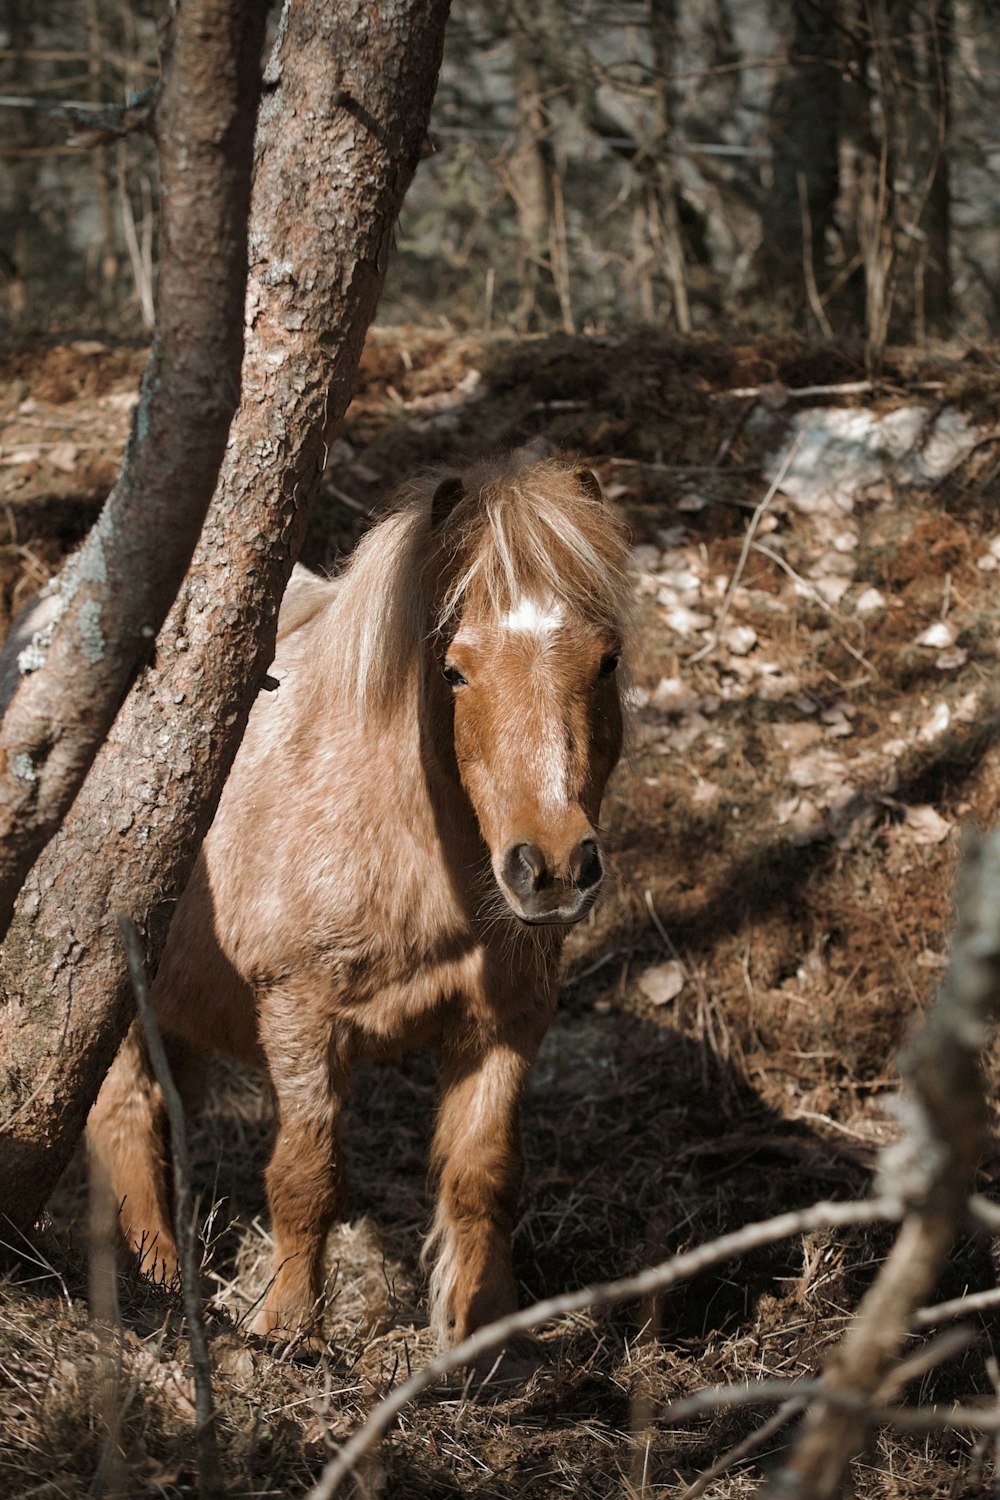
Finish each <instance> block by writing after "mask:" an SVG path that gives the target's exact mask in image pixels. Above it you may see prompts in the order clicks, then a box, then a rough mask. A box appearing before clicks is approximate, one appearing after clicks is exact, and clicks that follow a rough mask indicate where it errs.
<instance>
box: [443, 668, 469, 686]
mask: <svg viewBox="0 0 1000 1500" xmlns="http://www.w3.org/2000/svg"><path fill="white" fill-rule="evenodd" d="M442 670H443V672H444V680H445V682H448V683H450V684H451V686H452V687H465V685H466V683H467V682H468V680H469V679H468V678H467V677H463V676H462V674H461V672H460V671H459V670H458V668H457V667H453V666H452V665H451V663H450V662H446V663H445V665H444V667H443V668H442Z"/></svg>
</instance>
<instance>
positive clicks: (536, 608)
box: [501, 599, 565, 635]
mask: <svg viewBox="0 0 1000 1500" xmlns="http://www.w3.org/2000/svg"><path fill="white" fill-rule="evenodd" d="M564 618H565V616H564V614H563V607H562V605H561V604H559V603H557V602H556V600H554V599H550V600H549V601H548V603H546V604H539V603H538V601H537V600H536V599H519V600H518V602H517V603H516V604H515V606H514V608H513V609H512V610H510V611H509V612H508V613H507V614H505V615H504V617H503V620H502V622H501V623H502V624H503V627H504V629H505V630H523V631H526V632H528V633H529V634H531V635H551V633H552V632H553V631H554V630H558V629H559V626H560V625H561V624H562V623H563V620H564Z"/></svg>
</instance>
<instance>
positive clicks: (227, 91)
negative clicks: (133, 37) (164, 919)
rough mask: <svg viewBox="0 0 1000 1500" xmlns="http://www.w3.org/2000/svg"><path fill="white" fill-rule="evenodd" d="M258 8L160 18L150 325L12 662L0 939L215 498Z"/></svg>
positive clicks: (236, 294) (236, 340)
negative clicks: (109, 460)
mask: <svg viewBox="0 0 1000 1500" xmlns="http://www.w3.org/2000/svg"><path fill="white" fill-rule="evenodd" d="M266 9H267V8H266V5H265V4H263V3H262V0H184V3H183V4H182V5H181V6H180V9H179V10H178V13H177V23H176V30H175V34H174V40H173V51H172V56H171V59H170V63H169V67H168V72H167V81H166V84H165V87H164V90H163V94H162V97H161V100H160V105H159V108H158V110H157V120H156V128H157V136H158V140H159V145H160V181H161V202H162V214H161V223H162V234H161V241H162V251H161V256H160V291H159V303H160V306H159V319H158V327H157V330H156V336H155V339H154V341H153V350H152V353H151V355H150V358H149V363H148V364H147V366H146V371H145V374H144V375H143V381H142V399H141V401H140V403H139V406H138V407H137V409H136V415H135V419H134V421H133V425H132V432H131V435H130V438H129V443H128V449H127V451H126V454H125V458H124V459H123V461H122V466H121V471H120V473H119V475H118V479H117V480H116V482H115V486H114V488H113V490H112V491H111V494H110V495H109V496H108V499H107V502H106V504H105V506H104V509H103V511H102V512H101V517H100V520H99V521H98V523H97V525H96V526H95V527H94V528H93V530H92V531H91V532H90V535H89V536H88V537H87V539H86V541H85V542H84V544H83V546H82V547H81V548H80V550H79V552H77V553H76V554H75V556H74V557H72V558H71V559H70V561H69V563H68V565H67V566H66V567H65V568H64V569H63V571H62V573H61V574H60V575H59V578H58V580H57V581H56V583H55V584H54V585H53V604H54V606H55V611H56V618H55V622H54V627H50V629H49V631H48V632H46V633H45V634H44V635H41V634H40V635H38V636H36V638H35V640H34V642H33V643H32V646H31V647H30V650H29V651H27V652H24V653H22V660H24V659H25V658H27V659H28V662H27V664H28V665H30V668H31V670H30V672H29V674H28V675H27V676H25V677H23V678H22V680H21V685H20V687H19V688H18V690H17V692H16V693H15V695H14V699H13V702H12V703H11V705H10V707H9V708H8V709H7V712H6V714H5V715H4V718H3V722H2V724H0V938H2V936H3V933H4V931H5V930H6V927H7V923H8V921H9V920H10V915H11V911H12V909H13V904H14V898H15V897H16V895H17V892H18V890H19V888H20V886H21V883H22V881H23V880H24V878H25V876H26V875H27V873H28V871H29V870H30V869H31V866H32V865H33V864H34V862H35V859H36V858H37V856H38V855H39V854H40V852H41V851H42V849H43V848H44V847H45V845H46V844H47V843H48V841H49V839H50V838H51V837H52V835H53V834H54V833H55V832H56V830H57V829H58V827H59V825H60V823H61V822H62V820H63V818H64V817H65V815H66V813H67V812H68V810H69V807H70V804H71V803H72V801H73V798H74V797H75V796H76V793H77V792H78V791H79V789H80V786H81V784H82V782H83V779H84V777H85V776H86V774H87V771H88V770H89V769H90V766H91V765H92V764H93V760H94V757H95V755H96V754H97V752H98V750H99V749H100V747H101V744H102V742H103V740H104V737H105V735H106V734H107V732H108V730H109V729H110V727H111V724H112V722H113V720H114V717H115V714H116V713H117V712H118V709H119V706H120V704H121V701H122V698H123V697H124V696H125V693H126V691H127V690H128V687H129V684H130V682H131V681H132V679H133V677H134V676H135V674H136V672H137V670H138V668H139V666H140V664H141V663H142V662H143V661H144V660H145V659H146V657H147V656H148V654H149V648H150V645H151V642H152V638H153V636H155V634H156V632H157V630H159V628H160V626H161V625H162V623H163V620H164V618H165V616H166V613H167V610H168V609H169V608H170V606H171V604H172V603H173V601H174V596H175V595H176V593H177V590H178V588H179V586H180V582H181V579H182V578H183V577H184V572H185V570H186V568H187V566H188V563H189V562H190V561H191V554H192V552H193V551H194V547H195V543H196V542H197V540H198V533H199V531H200V530H201V524H202V521H203V520H204V518H205V511H206V509H207V507H208V503H209V501H210V500H211V498H212V491H213V489H214V488H215V481H216V477H217V475H218V472H219V465H220V464H221V462H222V455H223V453H224V451H225V446H226V434H227V433H228V431H229V424H230V421H231V420H232V416H233V412H234V411H235V410H236V401H237V397H238V394H239V370H240V360H241V357H242V353H243V327H242V319H241V316H240V314H241V312H242V308H243V295H244V284H245V283H244V278H245V275H246V228H247V210H248V205H249V198H250V167H251V161H252V152H253V137H254V116H255V113H256V106H257V93H258V84H259V78H260V49H261V44H262V42H263V38H264V19H265V15H266ZM53 630H54V633H53ZM48 635H51V644H48V643H47V641H46V636H48Z"/></svg>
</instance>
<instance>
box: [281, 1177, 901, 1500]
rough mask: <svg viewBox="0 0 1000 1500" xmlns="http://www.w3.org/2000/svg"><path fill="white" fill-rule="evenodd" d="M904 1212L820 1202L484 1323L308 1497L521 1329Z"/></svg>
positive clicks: (414, 1384) (359, 1436) (418, 1380)
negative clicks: (790, 1242)
mask: <svg viewBox="0 0 1000 1500" xmlns="http://www.w3.org/2000/svg"><path fill="white" fill-rule="evenodd" d="M902 1212H903V1205H902V1203H901V1202H900V1200H899V1199H898V1198H897V1197H896V1196H894V1195H891V1194H887V1195H886V1196H885V1197H882V1198H871V1199H868V1200H866V1201H865V1202H862V1203H816V1204H813V1205H812V1206H811V1207H809V1208H804V1209H800V1210H796V1211H795V1212H792V1213H785V1214H778V1215H777V1216H776V1217H775V1218H773V1219H763V1220H760V1221H758V1222H757V1223H754V1224H747V1225H745V1226H744V1228H742V1229H738V1230H735V1231H734V1232H733V1233H732V1234H727V1235H722V1236H721V1237H720V1238H719V1239H716V1240H712V1241H710V1242H709V1243H708V1244H706V1245H699V1246H697V1247H696V1248H695V1249H693V1250H688V1251H686V1252H685V1253H684V1254H683V1255H676V1256H673V1257H672V1258H671V1259H670V1260H668V1261H665V1262H664V1263H663V1264H662V1265H659V1266H653V1267H651V1268H650V1269H649V1270H646V1271H640V1272H639V1273H638V1274H637V1275H635V1276H627V1277H624V1278H623V1279H622V1280H620V1281H608V1282H603V1283H601V1284H599V1285H597V1286H591V1287H584V1288H583V1289H582V1290H581V1291H578V1292H564V1293H563V1294H562V1295H561V1296H558V1297H549V1298H547V1299H546V1300H545V1301H544V1302H538V1303H536V1304H535V1305H534V1306H533V1307H526V1308H524V1309H522V1310H521V1311H520V1312H516V1313H512V1314H511V1315H510V1316H509V1317H506V1318H501V1319H499V1320H498V1321H497V1322H496V1323H490V1324H488V1325H487V1326H486V1327H484V1328H480V1329H478V1330H477V1332H476V1333H474V1334H472V1336H471V1337H470V1338H467V1339H465V1340H464V1342H463V1343H461V1344H458V1345H456V1347H455V1348H454V1349H448V1350H446V1351H445V1353H443V1354H440V1355H439V1356H438V1357H437V1359H435V1360H432V1362H431V1363H430V1364H429V1365H427V1366H425V1368H424V1369H422V1370H419V1371H418V1372H417V1373H416V1374H415V1375H412V1376H411V1377H410V1379H409V1380H406V1381H404V1382H403V1384H402V1385H401V1386H399V1387H398V1388H397V1389H396V1390H395V1391H393V1392H392V1393H391V1394H390V1395H389V1396H387V1397H386V1398H385V1400H383V1401H381V1402H380V1403H379V1405H378V1406H377V1407H376V1408H375V1410H374V1411H373V1412H372V1414H371V1416H370V1417H369V1418H368V1421H367V1422H366V1423H365V1425H364V1427H362V1428H360V1429H359V1431H358V1432H356V1433H355V1434H354V1436H353V1437H351V1438H350V1439H349V1440H348V1441H347V1442H346V1443H345V1444H344V1446H343V1448H341V1450H340V1452H339V1453H338V1454H337V1456H336V1457H335V1458H334V1459H332V1460H331V1461H330V1463H329V1464H327V1466H326V1468H325V1469H324V1470H323V1473H322V1474H321V1475H320V1477H319V1480H318V1482H317V1483H316V1484H315V1485H314V1486H313V1488H312V1489H311V1490H310V1491H309V1492H308V1495H307V1496H306V1500H329V1497H330V1496H332V1495H334V1494H336V1492H337V1490H338V1489H339V1488H340V1485H341V1484H342V1482H343V1481H344V1479H346V1477H347V1475H348V1474H349V1473H350V1472H351V1470H352V1469H353V1468H354V1466H355V1464H357V1462H358V1460H359V1459H360V1458H361V1457H362V1455H363V1454H365V1453H367V1451H368V1450H369V1449H370V1448H371V1447H372V1446H373V1445H374V1444H375V1443H376V1442H378V1440H379V1439H380V1438H381V1437H382V1436H383V1434H384V1433H385V1432H386V1431H387V1430H388V1429H389V1427H391V1425H392V1423H393V1422H394V1421H395V1419H396V1417H397V1416H398V1415H399V1413H400V1412H401V1411H402V1410H403V1409H404V1407H406V1406H408V1405H409V1403H410V1402H411V1401H413V1400H414V1399H415V1397H417V1396H419V1395H420V1393H421V1391H424V1390H426V1389H427V1387H428V1386H429V1385H433V1384H434V1382H435V1381H436V1380H440V1379H441V1378H442V1377H443V1376H445V1375H448V1374H450V1373H451V1371H452V1370H456V1369H458V1368H459V1367H460V1366H462V1365H473V1364H475V1363H476V1361H477V1360H479V1359H480V1357H481V1356H482V1355H483V1354H485V1353H486V1352H487V1351H488V1350H491V1349H496V1348H499V1347H500V1346H501V1345H503V1344H506V1343H508V1342H509V1340H510V1339H511V1338H513V1337H514V1335H515V1334H519V1333H528V1332H529V1331H531V1330H532V1329H535V1328H540V1327H541V1326H542V1325H543V1324H545V1323H551V1322H552V1321H553V1320H554V1319H555V1318H559V1317H564V1316H566V1315H567V1314H569V1313H579V1312H584V1311H585V1310H587V1309H589V1308H595V1307H608V1306H611V1305H612V1304H613V1303H616V1302H628V1301H631V1300H633V1299H634V1298H642V1297H648V1296H650V1295H651V1294H652V1293H654V1292H662V1291H664V1290H665V1289H666V1288H667V1287H670V1286H674V1285H676V1284H677V1283H678V1282H680V1281H686V1280H688V1279H689V1278H690V1277H692V1276H697V1275H698V1274H699V1273H700V1272H701V1271H704V1270H707V1269H708V1268H709V1267H710V1266H715V1265H719V1264H720V1263H721V1262H724V1261H727V1260H733V1259H735V1258H736V1257H737V1256H741V1255H745V1254H747V1252H748V1251H750V1250H756V1249H759V1248H760V1247H761V1246H763V1245H771V1244H773V1243H774V1242H775V1241H776V1240H782V1239H788V1238H790V1237H791V1236H793V1235H798V1234H809V1233H812V1232H813V1231H815V1230H817V1229H836V1228H842V1227H844V1226H847V1225H856V1224H874V1223H885V1222H886V1221H888V1222H895V1221H896V1220H897V1219H899V1218H900V1217H901V1215H902Z"/></svg>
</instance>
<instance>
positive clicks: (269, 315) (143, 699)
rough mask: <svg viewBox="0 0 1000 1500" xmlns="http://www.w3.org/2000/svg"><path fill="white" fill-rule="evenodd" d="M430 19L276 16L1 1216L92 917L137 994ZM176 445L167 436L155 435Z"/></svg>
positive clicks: (18, 1104) (7, 1160)
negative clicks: (146, 606) (216, 297)
mask: <svg viewBox="0 0 1000 1500" xmlns="http://www.w3.org/2000/svg"><path fill="white" fill-rule="evenodd" d="M446 16H447V0H378V3H377V4H375V3H372V0H342V3H340V4H338V5H337V6H336V7H335V8H331V7H330V6H329V5H328V4H327V3H326V0H289V3H288V4H286V7H285V11H284V13H283V16H282V23H281V30H280V33H279V37H278V41H277V43H276V47H275V53H274V57H273V59H272V62H271V64H270V65H269V67H268V70H267V72H266V73H265V77H264V91H263V97H262V102H261V107H260V116H259V124H258V139H257V159H256V165H255V176H254V186H253V200H252V207H251V218H250V233H249V245H250V272H249V278H248V284H247V297H246V355H245V360H244V369H243V394H242V399H241V404H240V408H239V410H238V412H237V415H236V418H235V420H234V423H233V428H232V432H231V435H230V442H229V445H228V447H227V451H226V459H225V462H224V465H223V470H222V474H221V477H220V481H219V486H218V489H217V491H216V495H215V499H214V501H213V504H212V506H211V507H210V510H209V514H208V516H207V518H206V522H205V526H204V529H203V532H202V537H201V540H200V542H199V545H198V549H197V551H196V554H195V557H194V559H193V561H192V565H191V569H190V572H189V575H188V579H187V581H186V582H185V585H184V587H183V589H182V590H181V594H180V596H179V598H178V600H177V603H176V604H175V606H174V608H173V610H172V611H171V614H170V616H169V619H168V620H167V623H166V625H165V627H164V628H163V630H162V631H161V633H160V636H159V638H158V640H157V647H156V662H155V665H154V666H152V667H151V668H149V669H148V670H147V671H146V673H145V674H144V676H143V677H142V679H141V680H140V681H139V682H138V683H137V684H136V687H135V688H134V689H133V691H132V694H131V696H130V698H129V701H128V703H127V704H126V706H125V708H124V710H123V712H122V713H121V714H120V716H119V718H118V720H117V721H116V723H115V726H114V729H113V731H112V733H111V735H110V736H109V739H108V741H107V743H106V744H105V746H104V748H103V749H102V751H101V753H100V756H99V757H98V760H97V762H96V763H95V765H94V767H93V770H92V771H91V774H90V776H89V777H88V779H87V783H86V785H85V786H84V788H83V791H82V793H81V794H80V796H79V797H78V799H77V802H76V805H75V807H74V809H73V812H72V815H71V817H70V819H69V821H68V822H67V824H66V825H65V827H64V829H63V830H62V832H61V833H60V834H59V836H58V837H57V838H56V839H55V840H53V842H52V843H51V844H50V846H49V848H48V849H47V850H46V852H45V854H44V855H43V856H42V858H41V859H40V860H39V862H38V864H37V865H36V867H35V869H34V870H33V871H32V874H31V877H30V879H29V882H28V884H27V886H26V888H25V890H24V892H23V893H22V896H21V898H20V900H19V903H18V909H17V913H16V916H15V919H14V921H13V923H12V925H11V928H10V931H9V933H8V937H7V942H6V944H5V946H4V951H3V958H2V968H0V993H2V994H3V997H4V1003H3V1005H2V1008H0V1060H2V1069H3V1070H2V1073H0V1120H2V1121H3V1125H2V1127H0V1193H2V1198H3V1206H4V1212H5V1213H6V1215H7V1216H8V1218H10V1219H11V1220H13V1222H14V1224H15V1225H16V1226H17V1227H18V1228H21V1229H27V1228H28V1227H29V1226H30V1225H31V1223H32V1222H33V1220H34V1219H35V1218H36V1216H37V1214H38V1212H39V1210H40V1208H41V1207H42V1205H43V1204H44V1202H45V1199H46V1197H47V1196H48V1194H49V1192H50V1191H51V1189H52V1187H53V1186H54V1184H55V1182H56V1181H57V1179H58V1176H59V1173H60V1171H61V1170H62V1168H63V1166H64V1164H65V1162H66V1161H67V1160H68V1158H69V1156H70V1154H71V1152H72V1150H73V1147H74V1144H75V1142H76V1140H77V1139H78V1136H79V1133H80V1131H81V1129H82V1126H83V1124H84V1121H85V1117H86V1113H87V1110H88V1109H89V1107H90V1105H91V1103H92V1101H93V1099H94V1098H95V1097H96V1093H97V1090H98V1088H99V1086H100V1082H101V1079H102V1078H103V1075H104V1073H105V1071H106V1069H107V1067H108V1066H109V1064H110V1062H111V1059H112V1058H113V1056H114V1053H115V1050H116V1048H117V1047H118V1045H119V1043H120V1040H121V1038H122V1036H123V1035H124V1032H125V1029H126V1026H127V1024H128V1021H129V1019H130V1017H131V1014H132V1003H131V999H130V995H129V985H128V979H127V972H126V966H125V961H124V955H123V953H122V951H121V945H120V942H119V939H118V934H117V930H116V926H115V920H114V914H115V912H116V911H118V910H125V911H126V912H128V913H129V914H130V915H131V916H132V917H133V918H134V920H135V921H136V922H137V925H138V926H139V927H140V929H141V931H142V933H143V937H144V941H145V944H146V962H147V965H148V966H149V968H150V970H152V969H153V968H154V967H155V963H156V959H157V957H158V955H159V952H160V951H161V948H162V943H163V940H164V937H165V934H166V929H167V926H168V924H169V920H170V916H171V913H172V909H173V906H174V904H175V902H176V900H177V897H178V896H179V894H180V892H181V891H182V889H183V887H184V884H185V882H186V880H187V877H188V874H189V872H190V868H191V865H192V863H193V860H194V856H195V853H196V851H197V847H198V844H199V841H200V839H201V838H202V837H203V836H204V833H205V831H206V829H207V827H208V825H209V823H210V821H211V818H212V815H213V813H214V811H215V806H216V804H217V801H218V797H219V794H220V791H221V788H222V785H223V782H224V780H225V776H226V773H227V771H228V769H229V766H230V765H231V763H232V759H233V756H234V755H235V753H236V748H237V745H238V743H239V739H240V736H241V734H242V732H243V728H244V726H245V724H246V719H247V715H248V713H249V710H250V705H251V703H252V700H253V697H254V695H255V692H256V690H257V687H258V685H259V683H260V682H261V680H262V677H263V674H264V672H265V671H266V668H267V666H268V664H269V662H270V659H271V656H272V653H273V643H274V632H275V622H276V617H277V602H278V600H279V599H280V596H281V593H282V591H283V588H284V585H285V582H286V581H287V578H288V575H289V573H290V571H291V568H292V564H293V561H294V559H295V556H296V554H297V552H298V549H299V545H300V543H301V540H302V534H303V531H304V527H305V521H306V514H307V510H308V505H309V501H310V499H311V498H312V495H313V494H314V492H315V490H316V488H317V486H318V483H319V479H320V476H321V474H322V471H323V468H324V466H325V461H326V454H327V451H328V446H329V443H330V441H331V438H332V436H333V433H334V430H335V427H336V424H337V423H338V422H339V420H340V418H341V416H342V415H343V412H344V410H345V408H346V406H347V403H348V400H349V398H350V394H351V388H352V383H353V379H354V374H355V370H356V367H357V362H358V359H359V357H360V353H361V347H362V343H363V340H364V334H365V330H366V328H367V326H368V323H369V321H370V320H371V317H372V315H373V313H374V311H375V305H376V301H377V298H378V295H379V292H380V290H381V287H382V281H383V277H384V272H385V263H386V254H387V251H388V248H389V243H390V239H391V235H392V228H393V224H394V221H395V218H396V215H397V213H398V211H399V208H400V205H401V202H402V199H403V195H404V193H405V191H406V188H407V186H408V185H409V182H410V178H411V177H412V174H413V171H414V169H415V167H416V164H417V161H418V159H419V156H420V154H421V148H422V145H423V141H424V137H425V133H426V128H427V121H428V117H429V113H430V106H431V100H432V97H433V93H434V85H435V82H436V78H437V73H438V68H439V66H440V59H441V49H442V43H443V35H444V25H445V19H446ZM175 437H176V435H175Z"/></svg>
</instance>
